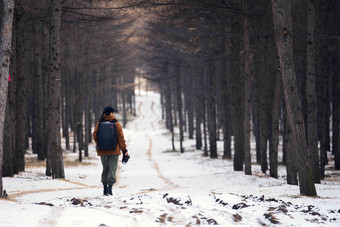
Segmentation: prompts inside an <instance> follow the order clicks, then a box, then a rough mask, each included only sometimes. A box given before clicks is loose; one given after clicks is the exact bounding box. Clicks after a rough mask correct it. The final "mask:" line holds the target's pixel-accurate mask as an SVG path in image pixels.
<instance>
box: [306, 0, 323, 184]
mask: <svg viewBox="0 0 340 227" xmlns="http://www.w3.org/2000/svg"><path fill="white" fill-rule="evenodd" d="M315 4H316V3H315V0H308V6H307V49H306V97H307V130H308V133H307V141H308V155H309V159H310V162H311V167H312V172H313V178H314V182H315V183H320V168H319V151H318V125H317V120H318V113H317V99H316V91H315V37H314V35H315V34H314V33H315Z"/></svg>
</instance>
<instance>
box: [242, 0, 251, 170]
mask: <svg viewBox="0 0 340 227" xmlns="http://www.w3.org/2000/svg"><path fill="white" fill-rule="evenodd" d="M243 57H244V78H243V79H244V97H243V98H244V101H243V103H244V118H243V128H244V148H243V149H244V164H245V165H244V173H245V174H246V175H251V155H250V88H251V81H252V78H251V74H250V46H249V25H248V2H247V0H243Z"/></svg>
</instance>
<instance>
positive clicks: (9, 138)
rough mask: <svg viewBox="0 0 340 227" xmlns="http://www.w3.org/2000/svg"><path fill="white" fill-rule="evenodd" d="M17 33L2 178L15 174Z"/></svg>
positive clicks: (12, 64) (6, 119) (11, 62)
mask: <svg viewBox="0 0 340 227" xmlns="http://www.w3.org/2000/svg"><path fill="white" fill-rule="evenodd" d="M15 24H16V22H15V20H14V19H13V29H14V28H15ZM15 42H16V36H15V33H13V34H12V41H11V51H10V64H9V74H10V75H11V82H9V84H8V94H7V107H6V116H5V128H4V142H3V143H4V147H3V149H4V154H3V165H2V176H3V177H12V176H13V175H14V174H15V172H14V159H15V154H14V153H15V135H16V133H15V124H16V112H15V106H16V102H15V100H16V99H15V93H16V77H17V75H16V70H15V68H16V59H15Z"/></svg>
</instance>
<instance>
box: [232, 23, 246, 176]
mask: <svg viewBox="0 0 340 227" xmlns="http://www.w3.org/2000/svg"><path fill="white" fill-rule="evenodd" d="M238 21H239V18H238V17H235V19H234V20H233V23H232V27H231V29H232V33H234V34H238V33H240V31H239V30H240V27H241V26H240V24H239V22H238ZM231 56H232V58H231V59H232V63H231V65H232V66H231V67H232V69H231V79H230V84H231V97H232V98H231V102H232V118H233V135H234V170H235V171H242V170H243V159H244V128H243V114H244V113H243V104H242V102H243V101H244V99H243V98H242V97H243V95H244V93H243V86H242V84H243V82H242V81H241V80H242V79H241V72H240V40H239V38H238V37H236V36H235V37H232V47H231Z"/></svg>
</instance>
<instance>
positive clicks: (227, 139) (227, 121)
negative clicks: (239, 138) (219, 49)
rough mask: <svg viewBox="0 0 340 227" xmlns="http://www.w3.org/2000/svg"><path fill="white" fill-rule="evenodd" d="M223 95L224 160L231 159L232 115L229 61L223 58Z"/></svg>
mask: <svg viewBox="0 0 340 227" xmlns="http://www.w3.org/2000/svg"><path fill="white" fill-rule="evenodd" d="M222 59H223V62H222V75H221V85H222V86H221V89H222V91H221V95H222V106H223V107H222V124H223V125H222V131H223V159H231V128H232V127H231V126H232V121H231V113H230V86H228V85H229V77H230V72H229V61H227V60H226V59H225V58H222Z"/></svg>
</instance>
